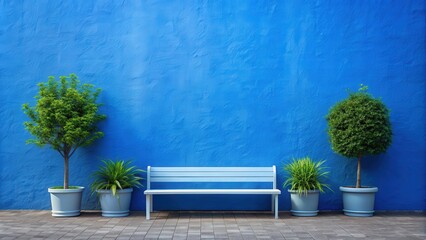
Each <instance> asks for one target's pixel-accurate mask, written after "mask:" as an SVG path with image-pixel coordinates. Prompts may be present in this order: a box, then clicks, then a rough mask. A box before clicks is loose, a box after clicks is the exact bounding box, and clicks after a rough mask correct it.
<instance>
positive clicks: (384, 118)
mask: <svg viewBox="0 0 426 240" xmlns="http://www.w3.org/2000/svg"><path fill="white" fill-rule="evenodd" d="M367 89H368V87H367V86H363V85H361V88H360V89H359V91H358V92H355V93H350V95H349V97H348V98H347V99H345V100H343V101H341V102H338V103H337V104H336V105H335V106H333V107H332V108H331V109H330V111H329V113H328V115H327V117H326V119H327V121H328V134H329V136H330V141H331V145H332V149H333V151H335V152H336V153H339V154H341V155H343V156H345V157H349V158H352V157H360V156H364V155H366V154H379V153H382V152H385V151H386V149H387V148H388V147H389V145H390V144H391V141H392V129H391V124H390V120H389V110H388V108H387V107H386V106H385V105H384V104H383V102H382V101H381V100H380V99H377V98H374V97H372V96H371V95H370V94H369V93H367V92H366V91H367Z"/></svg>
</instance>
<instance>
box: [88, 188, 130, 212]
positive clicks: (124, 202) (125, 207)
mask: <svg viewBox="0 0 426 240" xmlns="http://www.w3.org/2000/svg"><path fill="white" fill-rule="evenodd" d="M96 192H97V193H98V196H99V201H100V203H101V208H102V216H104V217H126V216H129V212H130V211H129V209H130V201H131V199H132V192H133V188H126V189H122V190H117V196H113V195H112V191H111V190H97V191H96Z"/></svg>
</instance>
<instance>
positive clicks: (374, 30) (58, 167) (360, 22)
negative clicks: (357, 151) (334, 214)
mask: <svg viewBox="0 0 426 240" xmlns="http://www.w3.org/2000/svg"><path fill="white" fill-rule="evenodd" d="M425 27H426V26H425V2H424V1H422V0H418V1H415V0H412V1H409V0H407V1H338V0H335V1H299V0H297V1H296V0H294V1H242V0H241V1H112V3H110V2H109V1H36V2H34V1H6V0H4V1H3V0H2V1H0V84H1V85H0V99H1V100H2V104H1V105H0V133H1V135H0V136H1V138H0V189H1V194H0V208H1V209H48V208H49V207H50V202H49V196H48V193H47V187H49V186H52V185H60V184H61V183H62V171H63V170H62V169H63V163H62V160H61V157H60V156H59V155H58V154H57V153H55V152H54V151H51V150H50V149H49V148H48V147H45V148H43V149H40V148H38V147H36V146H32V145H26V144H25V140H26V139H28V138H29V137H30V135H29V134H28V133H27V132H26V131H25V130H24V127H23V122H24V121H25V120H26V119H27V118H26V116H25V115H24V114H23V113H22V111H21V105H22V104H23V103H25V102H30V103H31V104H34V103H35V100H34V99H33V97H34V96H35V95H36V94H37V87H36V83H38V82H41V81H45V80H47V76H49V75H55V76H59V75H68V74H69V73H76V74H77V75H78V76H79V77H80V79H81V80H82V81H85V82H90V83H93V84H95V85H96V86H98V87H100V88H102V89H103V93H102V95H101V97H100V101H101V102H103V103H104V104H105V105H104V107H103V108H102V112H104V113H105V114H107V115H108V120H106V121H105V122H103V123H102V124H101V128H102V129H103V131H104V132H105V138H103V139H102V140H100V141H98V142H97V143H96V144H95V145H93V146H91V147H89V148H86V149H81V150H80V151H78V153H77V154H76V155H75V156H73V158H72V159H71V166H70V167H71V179H70V182H71V184H73V185H82V186H86V187H89V185H90V183H91V179H90V174H91V173H92V172H93V171H94V170H95V169H97V167H98V166H99V165H100V163H101V159H103V158H114V159H117V158H121V159H133V161H134V163H135V164H136V165H138V166H139V167H141V168H146V166H147V165H153V166H270V165H273V164H275V165H277V166H278V169H279V173H278V178H279V184H280V185H281V184H282V182H283V180H284V174H283V172H282V164H283V163H285V162H289V161H290V160H291V158H293V157H303V156H306V155H309V156H311V157H312V158H314V159H317V160H319V159H326V160H327V166H328V167H329V170H330V171H331V172H332V176H331V177H330V179H329V180H328V183H329V184H331V186H332V188H333V189H334V190H335V192H334V193H333V192H328V193H326V194H323V195H322V196H321V201H320V208H321V209H340V208H341V195H340V192H339V191H338V187H339V186H340V185H350V184H354V182H355V161H353V160H348V159H345V158H343V157H340V156H338V155H336V154H335V153H333V152H332V151H331V149H330V145H329V143H328V139H327V138H328V137H327V134H326V121H325V119H324V116H325V115H326V114H327V112H328V109H329V108H330V107H331V106H332V105H333V104H334V103H336V102H337V101H339V100H341V99H343V98H345V97H346V96H347V94H346V89H347V88H351V89H353V90H356V89H357V88H358V86H359V84H360V83H363V84H366V85H368V86H369V87H370V92H371V93H372V94H373V95H375V96H380V97H382V99H383V101H384V102H385V104H386V105H387V106H388V107H389V108H390V109H391V121H392V124H393V130H394V139H393V144H392V146H391V147H390V149H389V150H388V152H387V153H386V154H382V155H379V156H371V157H367V158H366V159H365V160H364V163H363V183H364V184H367V185H375V186H378V187H379V189H380V191H379V193H378V194H377V204H376V208H377V209H381V210H401V209H403V210H411V209H421V210H426V167H425V159H426V150H425V149H426V148H425V145H426V143H425V139H426V137H425V136H426V134H425V77H426V74H425ZM284 193H285V192H284ZM156 201H157V202H156V207H157V209H267V208H269V203H270V201H269V198H267V197H256V196H250V197H241V196H210V197H206V196H192V197H182V196H181V197H176V196H175V197H162V198H158V199H157V200H156ZM144 204H145V200H144V196H143V189H140V190H138V191H136V193H135V195H134V198H133V203H132V209H134V210H143V209H144ZM280 204H281V205H280V209H281V210H288V209H289V205H290V203H289V197H288V196H287V194H283V195H282V196H280ZM96 207H97V206H96V199H95V197H93V196H90V194H89V191H86V192H85V195H84V202H83V208H84V209H93V208H96Z"/></svg>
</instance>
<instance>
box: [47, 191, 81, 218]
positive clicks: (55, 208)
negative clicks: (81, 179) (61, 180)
mask: <svg viewBox="0 0 426 240" xmlns="http://www.w3.org/2000/svg"><path fill="white" fill-rule="evenodd" d="M48 191H49V193H50V201H51V203H52V216H54V217H75V216H79V215H80V210H81V197H82V194H83V191H84V187H77V188H76V189H55V188H49V190H48Z"/></svg>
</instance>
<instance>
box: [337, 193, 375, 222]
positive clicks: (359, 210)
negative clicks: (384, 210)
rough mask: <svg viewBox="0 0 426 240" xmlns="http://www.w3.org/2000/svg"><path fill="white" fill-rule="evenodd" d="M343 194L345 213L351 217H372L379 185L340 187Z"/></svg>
mask: <svg viewBox="0 0 426 240" xmlns="http://www.w3.org/2000/svg"><path fill="white" fill-rule="evenodd" d="M340 191H341V192H342V195H343V213H344V214H345V215H347V216H351V217H371V216H373V214H374V199H375V196H376V192H377V191H378V188H377V187H362V188H355V187H340Z"/></svg>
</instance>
